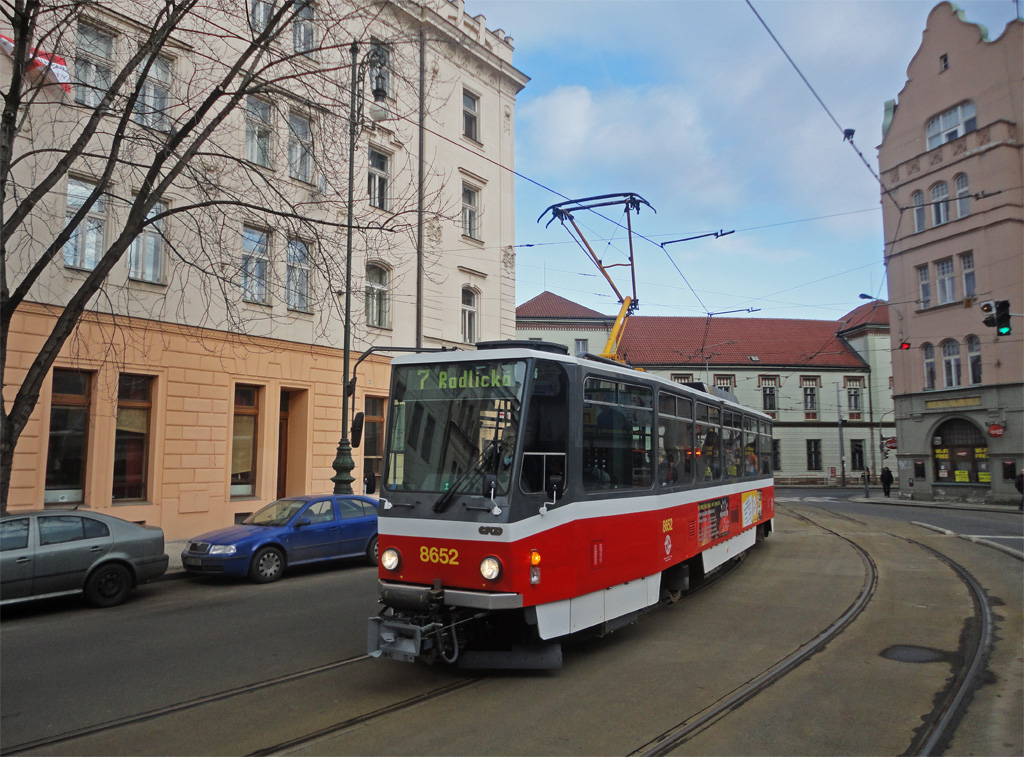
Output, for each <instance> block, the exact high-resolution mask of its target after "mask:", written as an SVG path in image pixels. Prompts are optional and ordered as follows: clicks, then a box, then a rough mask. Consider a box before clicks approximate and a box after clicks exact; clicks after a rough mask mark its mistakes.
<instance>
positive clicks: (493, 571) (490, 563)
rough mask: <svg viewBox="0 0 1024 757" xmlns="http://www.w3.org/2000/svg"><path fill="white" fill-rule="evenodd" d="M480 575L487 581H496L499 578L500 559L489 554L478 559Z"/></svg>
mask: <svg viewBox="0 0 1024 757" xmlns="http://www.w3.org/2000/svg"><path fill="white" fill-rule="evenodd" d="M480 575H481V576H483V577H484V578H486V579H487V580H488V581H497V580H498V579H499V578H501V560H499V559H498V558H497V557H494V556H489V557H485V558H484V559H483V560H481V561H480Z"/></svg>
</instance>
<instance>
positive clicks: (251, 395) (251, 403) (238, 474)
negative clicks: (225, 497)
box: [231, 384, 260, 497]
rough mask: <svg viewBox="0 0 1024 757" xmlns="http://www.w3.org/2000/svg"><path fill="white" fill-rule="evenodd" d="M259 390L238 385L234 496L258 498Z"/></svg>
mask: <svg viewBox="0 0 1024 757" xmlns="http://www.w3.org/2000/svg"><path fill="white" fill-rule="evenodd" d="M259 419H260V403H259V387H255V386H244V385H243V384H237V385H235V412H234V426H233V429H232V438H231V496H232V497H252V496H255V494H256V440H257V439H258V438H259V437H258V435H257V432H258V430H259Z"/></svg>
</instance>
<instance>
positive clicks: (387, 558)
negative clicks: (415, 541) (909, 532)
mask: <svg viewBox="0 0 1024 757" xmlns="http://www.w3.org/2000/svg"><path fill="white" fill-rule="evenodd" d="M380 564H381V565H383V566H384V570H398V566H399V565H401V564H402V556H401V555H400V554H398V550H397V549H395V548H394V547H388V548H387V549H385V550H384V551H383V552H381V553H380Z"/></svg>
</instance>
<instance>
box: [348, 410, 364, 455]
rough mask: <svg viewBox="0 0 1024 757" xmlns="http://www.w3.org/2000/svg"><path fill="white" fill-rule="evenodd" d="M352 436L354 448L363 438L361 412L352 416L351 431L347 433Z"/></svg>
mask: <svg viewBox="0 0 1024 757" xmlns="http://www.w3.org/2000/svg"><path fill="white" fill-rule="evenodd" d="M349 436H350V437H351V438H352V448H353V449H355V448H356V447H358V446H359V443H360V442H361V441H362V440H363V414H362V413H356V414H355V415H354V416H353V417H352V433H351V434H349Z"/></svg>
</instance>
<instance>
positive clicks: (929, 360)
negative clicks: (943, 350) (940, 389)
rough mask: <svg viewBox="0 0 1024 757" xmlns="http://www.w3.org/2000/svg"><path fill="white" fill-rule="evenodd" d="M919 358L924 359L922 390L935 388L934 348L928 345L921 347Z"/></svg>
mask: <svg viewBox="0 0 1024 757" xmlns="http://www.w3.org/2000/svg"><path fill="white" fill-rule="evenodd" d="M921 356H922V358H923V359H924V388H925V389H934V388H935V348H934V347H933V346H932V345H930V344H924V345H922V346H921Z"/></svg>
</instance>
